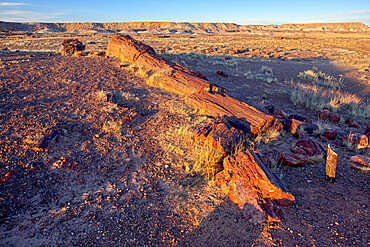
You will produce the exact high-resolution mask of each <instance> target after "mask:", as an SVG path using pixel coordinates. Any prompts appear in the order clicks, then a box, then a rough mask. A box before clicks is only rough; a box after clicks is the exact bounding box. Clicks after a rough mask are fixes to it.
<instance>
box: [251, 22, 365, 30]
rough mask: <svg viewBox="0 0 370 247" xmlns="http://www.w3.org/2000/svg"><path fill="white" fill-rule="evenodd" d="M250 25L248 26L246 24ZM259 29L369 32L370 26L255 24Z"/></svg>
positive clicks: (342, 24)
mask: <svg viewBox="0 0 370 247" xmlns="http://www.w3.org/2000/svg"><path fill="white" fill-rule="evenodd" d="M246 27H248V26H246ZM254 27H256V28H257V29H269V30H271V29H279V30H287V31H288V30H291V31H331V32H369V31H370V27H368V26H367V25H365V24H363V23H362V22H347V23H307V24H282V25H266V26H254Z"/></svg>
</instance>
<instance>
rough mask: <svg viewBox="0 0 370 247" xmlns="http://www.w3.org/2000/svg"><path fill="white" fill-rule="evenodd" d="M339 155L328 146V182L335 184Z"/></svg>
mask: <svg viewBox="0 0 370 247" xmlns="http://www.w3.org/2000/svg"><path fill="white" fill-rule="evenodd" d="M337 165H338V154H337V153H336V152H334V150H333V149H332V148H331V147H330V145H328V153H327V156H326V181H329V182H334V181H335V177H336V174H337Z"/></svg>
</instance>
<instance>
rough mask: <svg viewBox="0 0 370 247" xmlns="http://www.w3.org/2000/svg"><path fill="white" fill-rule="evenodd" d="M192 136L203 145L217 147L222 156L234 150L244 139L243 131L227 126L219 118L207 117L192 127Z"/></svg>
mask: <svg viewBox="0 0 370 247" xmlns="http://www.w3.org/2000/svg"><path fill="white" fill-rule="evenodd" d="M193 137H194V139H195V140H197V141H200V142H201V143H203V144H204V145H208V146H211V147H213V148H216V149H218V150H219V151H220V152H221V153H222V154H223V155H224V156H226V155H228V154H230V153H231V152H232V151H234V150H235V148H236V147H237V145H238V144H240V143H242V142H243V141H244V135H243V132H242V131H240V130H237V129H235V128H234V127H231V128H229V127H228V126H227V125H226V124H225V123H224V122H223V121H222V120H220V119H207V120H206V121H204V122H203V123H202V124H200V125H199V126H197V127H196V128H194V130H193Z"/></svg>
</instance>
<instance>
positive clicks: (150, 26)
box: [0, 21, 370, 34]
mask: <svg viewBox="0 0 370 247" xmlns="http://www.w3.org/2000/svg"><path fill="white" fill-rule="evenodd" d="M251 30H266V31H273V30H277V31H307V32H309V31H327V32H370V27H368V26H367V25H365V24H363V23H361V22H349V23H310V24H282V25H238V24H235V23H190V22H118V23H94V22H81V23H38V22H26V23H17V22H4V21H0V31H1V32H17V31H18V32H35V33H58V32H67V33H124V34H135V33H143V34H187V33H190V34H205V33H232V32H243V33H244V32H248V33H253V32H252V31H251Z"/></svg>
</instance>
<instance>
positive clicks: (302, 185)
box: [0, 36, 370, 246]
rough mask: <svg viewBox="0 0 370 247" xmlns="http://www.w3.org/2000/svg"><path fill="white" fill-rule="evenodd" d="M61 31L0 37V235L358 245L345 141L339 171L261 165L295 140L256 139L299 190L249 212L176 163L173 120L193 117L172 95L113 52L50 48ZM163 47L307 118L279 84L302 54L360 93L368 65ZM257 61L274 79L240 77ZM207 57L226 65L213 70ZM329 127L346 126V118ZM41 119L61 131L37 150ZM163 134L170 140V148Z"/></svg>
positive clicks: (79, 242)
mask: <svg viewBox="0 0 370 247" xmlns="http://www.w3.org/2000/svg"><path fill="white" fill-rule="evenodd" d="M179 37H180V36H179ZM62 39H63V38H58V39H57V38H53V39H47V38H46V39H43V40H42V39H37V38H35V39H30V40H28V41H27V42H29V45H28V46H27V44H28V43H27V44H24V45H23V47H24V49H20V50H21V51H20V52H15V50H16V49H19V47H20V46H19V43H17V42H25V41H24V40H20V41H17V40H12V41H9V40H8V39H6V40H2V41H1V43H0V44H1V47H0V48H1V49H2V48H5V47H9V49H10V50H11V51H12V52H2V53H0V59H1V64H0V67H1V68H0V85H1V86H0V100H1V101H0V157H1V159H0V178H1V182H0V245H1V246H86V245H89V246H120V245H121V246H296V245H297V246H366V245H369V244H370V242H369V238H368V232H369V230H370V229H369V225H370V222H369V219H370V217H369V216H370V215H369V205H370V203H369V196H368V195H369V189H370V187H369V186H370V184H369V174H368V173H362V172H360V171H355V170H352V169H350V164H349V162H348V157H349V156H350V155H352V154H354V152H353V151H351V150H348V149H347V148H345V147H339V148H338V153H339V154H340V161H339V166H338V178H337V181H336V182H335V183H327V182H326V181H325V179H324V177H325V176H324V170H325V162H322V161H321V162H318V163H315V164H313V165H307V166H304V167H302V168H292V167H283V166H279V165H277V166H276V165H274V164H273V161H274V159H275V158H276V156H277V155H278V154H279V153H280V152H283V151H285V150H289V149H290V147H291V145H292V144H293V143H294V141H295V139H294V137H293V136H292V135H291V134H290V133H283V134H282V136H281V137H280V138H279V139H278V140H276V141H273V142H271V143H268V144H266V145H263V144H262V145H261V146H259V147H256V149H257V148H258V149H259V151H260V153H261V154H262V155H263V156H264V157H266V159H268V160H271V161H272V162H270V166H271V168H273V170H274V171H275V172H276V173H277V174H278V175H279V176H280V177H281V179H282V181H283V182H284V183H285V184H286V186H287V187H288V188H289V190H290V191H291V193H292V194H293V195H294V196H295V197H296V200H297V203H295V204H294V205H293V206H291V207H288V208H284V209H283V214H284V217H285V221H283V222H282V223H267V224H264V225H254V224H253V223H251V222H249V221H248V220H247V219H245V218H244V217H243V215H242V214H241V212H239V211H238V209H237V208H236V207H235V206H234V205H233V204H232V203H231V202H230V201H229V199H228V198H227V195H226V194H225V192H224V191H222V190H221V189H220V188H218V187H217V186H215V185H214V184H213V182H212V181H208V180H207V179H206V178H204V177H202V176H200V175H199V174H193V173H192V172H191V171H190V172H188V171H186V170H187V169H186V166H185V165H179V163H181V162H182V161H181V160H179V159H178V157H185V158H187V156H190V152H191V151H190V150H191V149H192V147H191V146H187V145H185V144H186V142H185V141H184V142H182V140H181V136H179V137H177V134H176V133H178V132H177V131H178V130H179V129H181V128H182V127H184V126H187V127H189V126H190V127H191V126H194V125H195V124H196V123H199V122H200V121H201V120H203V119H204V118H205V117H204V116H202V115H197V112H196V111H195V110H194V109H192V108H190V107H188V106H186V105H185V104H184V103H183V100H182V99H181V98H180V97H179V96H176V95H173V94H171V93H169V92H166V91H163V90H161V89H158V88H153V87H150V86H149V85H147V84H146V83H145V80H144V79H143V78H141V77H139V76H137V75H135V74H134V73H133V72H130V71H129V70H127V69H124V68H119V66H118V64H119V61H118V60H116V59H115V58H107V57H97V56H94V57H87V56H83V57H73V56H63V55H61V54H57V53H55V52H52V51H55V50H56V49H57V48H58V46H59V45H60V43H61V40H62ZM84 39H86V40H85V41H84V42H90V46H89V45H88V46H87V49H90V50H92V49H95V50H98V49H101V50H104V49H105V47H106V42H107V40H109V39H108V38H107V37H106V38H105V39H106V40H105V42H103V41H101V37H98V36H97V37H85V38H84ZM87 39H88V40H89V41H87ZM143 39H149V38H148V37H147V36H145V37H143ZM155 41H156V40H152V41H151V42H153V43H155ZM99 42H101V43H99ZM34 43H37V45H34ZM42 43H44V44H45V43H48V45H47V46H45V47H43V48H44V49H45V51H40V50H39V48H40V45H42ZM22 50H23V51H22ZM363 52H364V51H360V52H359V54H360V53H361V54H360V55H358V56H363ZM365 53H366V51H365ZM365 55H368V54H365ZM164 56H166V57H167V58H169V59H171V60H174V61H177V62H179V63H181V64H183V65H185V66H187V67H189V68H190V69H194V70H197V71H199V72H201V73H203V74H205V75H206V76H207V77H208V78H209V79H210V81H212V82H215V83H217V84H220V85H222V86H224V87H225V88H226V89H227V90H228V92H230V95H232V96H234V97H236V98H237V99H239V100H242V101H246V102H247V103H250V104H253V105H255V106H256V107H259V108H260V109H261V110H264V111H265V109H264V107H263V106H264V105H269V104H273V105H277V106H279V107H281V108H282V109H283V110H285V111H287V113H289V114H300V115H304V116H309V117H311V118H312V119H314V120H316V119H315V118H317V114H318V113H317V112H316V111H314V110H310V109H306V108H303V107H298V106H295V105H293V104H292V103H291V102H290V100H289V98H288V96H287V95H286V93H284V92H286V91H287V90H289V85H288V84H284V83H283V82H284V81H290V80H292V79H294V80H295V79H296V76H297V74H298V73H299V72H302V71H304V70H307V69H311V68H312V66H316V67H318V69H320V70H322V71H324V72H325V73H328V74H331V75H333V76H336V77H339V75H341V74H342V75H344V76H345V80H344V82H345V88H346V90H348V91H351V92H352V93H358V94H359V95H361V96H362V97H365V99H366V98H367V99H368V97H369V95H368V92H369V90H368V85H367V84H366V83H364V80H366V79H364V76H365V77H366V76H367V74H368V72H366V71H365V70H363V71H361V70H359V68H358V67H356V68H353V67H345V66H343V65H342V66H336V65H332V64H331V63H329V62H328V61H327V60H320V59H314V60H312V59H310V60H288V61H286V60H283V59H278V58H274V59H259V58H258V59H257V58H256V59H252V58H246V57H244V58H241V57H230V58H228V59H223V57H222V56H223V55H220V57H217V56H215V57H205V56H203V55H202V56H200V55H199V56H196V57H194V56H193V55H190V56H189V55H186V54H177V53H176V54H175V53H174V54H172V53H171V54H170V53H166V54H164ZM341 56H344V55H343V54H341ZM202 59H203V60H202ZM262 66H268V67H270V68H272V69H273V71H274V75H275V76H276V78H277V80H278V81H279V82H280V83H265V82H261V81H256V80H254V79H247V78H246V77H245V75H244V74H245V73H246V72H248V71H251V73H252V74H253V73H257V72H258V71H259V70H260V68H261V67H262ZM218 70H222V71H224V72H225V73H227V74H229V77H227V78H224V77H219V76H217V75H216V73H215V72H216V71H218ZM366 73H367V74H366ZM107 95H116V96H117V98H118V102H119V103H118V104H115V103H109V102H107ZM356 120H357V121H358V122H359V123H360V124H361V127H360V130H358V131H363V126H364V125H365V124H366V122H368V119H356ZM336 126H337V127H338V128H340V129H342V130H345V131H347V130H348V128H347V127H346V125H345V124H344V123H339V124H337V125H336ZM51 127H55V128H56V129H57V130H58V131H59V133H60V134H59V138H58V140H57V141H56V142H55V144H54V145H52V146H51V148H50V149H49V150H48V151H47V152H37V151H34V150H33V148H35V147H36V146H37V143H38V142H39V140H41V139H42V138H43V136H44V135H45V133H46V132H47V130H48V129H49V128H51ZM356 131H357V130H356ZM317 140H320V141H321V142H323V143H325V144H326V143H328V141H327V140H323V139H320V137H317ZM170 144H172V146H176V145H177V146H176V147H175V148H172V149H171V148H169V147H170ZM181 144H183V145H181ZM188 158H189V159H190V158H191V157H188ZM190 160H191V159H190ZM189 162H190V161H189Z"/></svg>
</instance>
